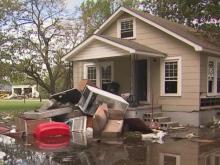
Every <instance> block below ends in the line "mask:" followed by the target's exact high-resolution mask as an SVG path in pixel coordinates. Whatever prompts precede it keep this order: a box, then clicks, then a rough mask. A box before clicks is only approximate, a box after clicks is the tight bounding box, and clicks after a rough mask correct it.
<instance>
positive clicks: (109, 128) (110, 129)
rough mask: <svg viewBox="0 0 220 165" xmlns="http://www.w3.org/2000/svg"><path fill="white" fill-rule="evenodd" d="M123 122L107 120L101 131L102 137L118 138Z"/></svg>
mask: <svg viewBox="0 0 220 165" xmlns="http://www.w3.org/2000/svg"><path fill="white" fill-rule="evenodd" d="M123 123H124V121H123V120H108V123H107V124H106V127H105V129H104V130H103V131H102V134H101V136H102V137H118V136H119V135H120V134H121V132H122V127H123Z"/></svg>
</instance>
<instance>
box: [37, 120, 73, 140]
mask: <svg viewBox="0 0 220 165" xmlns="http://www.w3.org/2000/svg"><path fill="white" fill-rule="evenodd" d="M56 136H70V130H69V126H68V125H67V124H65V123H61V122H49V123H42V124H39V125H38V126H37V127H36V129H35V131H34V137H36V138H42V137H56Z"/></svg>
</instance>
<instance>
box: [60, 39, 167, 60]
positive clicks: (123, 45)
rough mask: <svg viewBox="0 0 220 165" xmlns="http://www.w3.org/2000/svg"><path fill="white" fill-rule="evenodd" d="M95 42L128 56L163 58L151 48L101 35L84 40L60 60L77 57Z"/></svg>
mask: <svg viewBox="0 0 220 165" xmlns="http://www.w3.org/2000/svg"><path fill="white" fill-rule="evenodd" d="M95 40H98V41H100V42H103V43H106V44H108V45H111V46H114V47H117V48H119V49H122V50H125V51H127V52H129V54H140V55H146V56H153V57H164V56H165V54H164V53H162V52H159V51H157V50H154V49H152V48H149V47H147V46H144V45H142V44H139V43H136V42H134V41H131V40H126V39H120V38H115V37H110V36H103V35H93V36H91V37H89V38H88V39H87V40H85V41H84V42H82V43H81V44H79V45H78V46H77V47H75V48H74V49H73V50H72V51H70V52H69V53H68V54H67V55H65V56H64V57H63V58H62V60H70V59H72V58H73V57H74V55H77V53H79V52H80V51H81V50H82V49H83V48H85V47H86V46H88V45H89V44H90V43H92V42H94V41H95Z"/></svg>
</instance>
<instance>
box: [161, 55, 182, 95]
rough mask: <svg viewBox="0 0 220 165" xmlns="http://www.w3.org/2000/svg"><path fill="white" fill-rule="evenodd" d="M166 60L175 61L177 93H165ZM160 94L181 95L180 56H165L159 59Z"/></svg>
mask: <svg viewBox="0 0 220 165" xmlns="http://www.w3.org/2000/svg"><path fill="white" fill-rule="evenodd" d="M168 61H176V62H177V93H165V82H166V80H165V63H166V62H168ZM160 68H161V71H160V74H161V81H160V96H181V95H182V57H180V56H177V57H166V58H165V59H161V60H160Z"/></svg>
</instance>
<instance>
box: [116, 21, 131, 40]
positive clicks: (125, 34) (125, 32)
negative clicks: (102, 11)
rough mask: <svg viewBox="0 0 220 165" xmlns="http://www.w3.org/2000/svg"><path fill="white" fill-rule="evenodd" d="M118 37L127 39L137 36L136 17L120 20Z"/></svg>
mask: <svg viewBox="0 0 220 165" xmlns="http://www.w3.org/2000/svg"><path fill="white" fill-rule="evenodd" d="M118 37H119V38H126V39H131V38H135V19H134V18H128V19H122V20H119V23H118Z"/></svg>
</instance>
